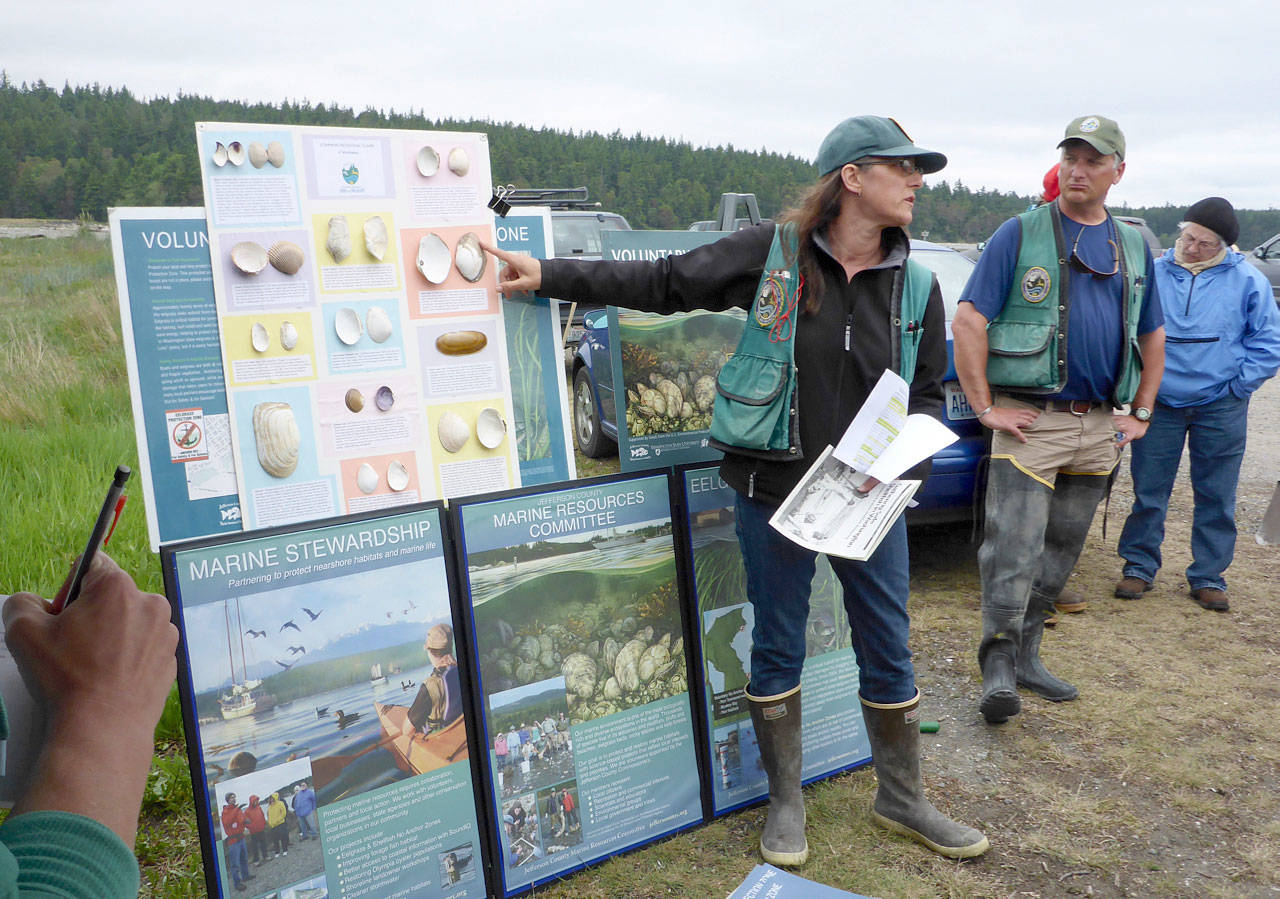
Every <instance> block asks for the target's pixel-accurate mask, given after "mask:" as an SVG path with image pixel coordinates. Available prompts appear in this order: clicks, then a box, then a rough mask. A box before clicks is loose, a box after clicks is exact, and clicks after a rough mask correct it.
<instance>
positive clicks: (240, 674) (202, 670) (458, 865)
mask: <svg viewBox="0 0 1280 899" xmlns="http://www.w3.org/2000/svg"><path fill="white" fill-rule="evenodd" d="M449 557H450V553H449V548H448V544H447V541H446V540H445V538H444V535H443V534H442V517H441V510H440V508H439V507H438V506H436V505H430V506H422V507H418V508H415V509H413V510H411V511H398V512H396V513H394V514H388V513H381V515H380V516H375V517H365V518H359V519H343V520H339V521H332V522H327V523H321V524H318V525H316V526H314V527H310V528H305V529H304V528H296V527H295V528H290V529H283V530H277V531H271V532H261V531H259V532H256V533H251V534H244V535H237V536H236V537H232V538H220V539H217V540H213V541H204V542H200V543H197V544H191V545H183V546H180V547H177V548H174V547H171V546H166V547H164V548H163V550H162V559H163V564H164V571H165V584H166V589H167V591H168V594H169V597H170V600H171V601H172V602H173V603H174V605H175V607H176V610H177V614H178V618H179V624H180V629H181V632H182V642H181V644H180V665H179V676H178V683H179V690H180V693H181V697H182V705H183V716H184V724H185V725H186V732H187V740H188V747H187V750H188V756H189V758H190V761H191V766H192V773H193V777H192V782H193V786H194V792H195V796H196V805H197V821H198V824H199V827H200V834H201V845H202V849H203V851H204V854H205V872H206V881H207V884H208V889H209V893H210V895H211V896H221V897H230V896H237V897H239V896H249V897H267V896H277V895H279V896H289V895H294V896H312V895H315V896H330V897H334V899H340V897H369V899H373V897H392V896H410V895H411V896H421V897H435V896H449V897H479V896H483V895H485V883H484V873H483V866H482V864H481V838H480V835H479V831H478V827H477V815H476V794H475V791H474V787H473V779H472V768H471V761H470V747H469V741H468V728H469V726H470V725H469V724H468V721H467V715H466V714H465V713H464V705H465V703H464V691H465V689H466V687H467V681H468V679H469V677H468V672H467V671H466V670H465V667H463V666H460V665H459V663H458V659H459V656H458V646H457V641H456V638H455V636H454V629H453V628H454V614H453V608H452V603H451V599H450V597H451V590H450V580H451V574H450V568H449V566H448V564H447V561H446V560H447V559H448V558H449ZM464 665H465V663H464Z"/></svg>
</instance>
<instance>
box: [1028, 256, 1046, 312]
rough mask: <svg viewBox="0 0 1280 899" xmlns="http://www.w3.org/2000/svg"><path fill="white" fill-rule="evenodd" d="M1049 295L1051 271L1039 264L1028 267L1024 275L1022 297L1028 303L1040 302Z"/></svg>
mask: <svg viewBox="0 0 1280 899" xmlns="http://www.w3.org/2000/svg"><path fill="white" fill-rule="evenodd" d="M1048 295H1049V273H1048V272H1047V271H1046V270H1045V269H1044V268H1043V267H1042V266H1039V265H1035V266H1032V267H1031V268H1029V269H1027V273H1026V274H1025V275H1023V276H1022V298H1023V299H1024V300H1026V301H1027V302H1028V303H1039V302H1040V301H1041V300H1043V299H1044V298H1045V297H1047V296H1048Z"/></svg>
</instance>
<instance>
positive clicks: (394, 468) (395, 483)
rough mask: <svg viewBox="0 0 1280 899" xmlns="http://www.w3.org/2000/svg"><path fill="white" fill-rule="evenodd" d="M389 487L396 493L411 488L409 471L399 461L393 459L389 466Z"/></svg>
mask: <svg viewBox="0 0 1280 899" xmlns="http://www.w3.org/2000/svg"><path fill="white" fill-rule="evenodd" d="M387 486H388V487H390V488H391V489H392V490H394V491H395V492H396V493H399V492H400V491H401V490H403V489H405V488H406V487H408V486H409V469H407V468H405V467H404V463H403V462H401V461H400V460H399V459H392V460H391V464H390V465H388V466H387Z"/></svg>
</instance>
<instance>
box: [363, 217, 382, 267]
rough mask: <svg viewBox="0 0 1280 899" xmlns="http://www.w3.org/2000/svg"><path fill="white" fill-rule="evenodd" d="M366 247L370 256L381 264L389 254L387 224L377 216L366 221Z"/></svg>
mask: <svg viewBox="0 0 1280 899" xmlns="http://www.w3.org/2000/svg"><path fill="white" fill-rule="evenodd" d="M364 246H365V249H367V250H368V251H369V255H370V256H372V257H373V258H374V259H376V260H378V261H379V262H381V261H382V257H383V256H384V255H386V252H387V223H386V222H384V221H383V220H382V216H380V215H375V216H373V217H371V218H367V219H365V221H364Z"/></svg>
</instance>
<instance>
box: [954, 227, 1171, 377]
mask: <svg viewBox="0 0 1280 899" xmlns="http://www.w3.org/2000/svg"><path fill="white" fill-rule="evenodd" d="M1019 231H1020V228H1019V225H1018V220H1017V219H1009V220H1008V221H1007V222H1005V223H1004V224H1003V225H1001V226H1000V227H999V228H997V229H996V233H995V234H993V235H991V240H989V241H987V246H986V248H985V249H984V250H983V251H982V255H981V256H980V257H979V258H978V265H977V267H976V268H975V269H974V270H973V274H972V275H970V276H969V283H967V284H966V285H965V288H964V293H962V294H961V296H960V302H962V303H973V306H974V308H975V309H977V310H978V311H979V312H981V313H982V314H983V316H984V317H986V319H987V321H993V320H994V319H995V318H996V316H998V315H999V314H1000V311H1001V310H1002V309H1004V303H1005V300H1007V299H1008V298H1009V290H1010V289H1011V288H1012V286H1013V271H1014V267H1015V265H1016V264H1017V261H1018V244H1019ZM1077 236H1079V238H1080V242H1079V244H1077V243H1076V237H1077ZM1062 238H1063V241H1064V243H1065V250H1066V252H1067V253H1070V252H1071V250H1072V248H1073V247H1075V249H1076V254H1077V255H1078V256H1079V257H1080V258H1081V259H1082V260H1084V262H1085V263H1087V264H1088V265H1089V266H1090V267H1092V268H1093V269H1094V270H1096V271H1100V272H1109V271H1111V269H1112V268H1114V267H1115V264H1116V253H1117V252H1120V250H1119V249H1118V247H1119V243H1120V241H1119V239H1118V236H1117V235H1116V233H1115V224H1114V223H1113V222H1112V221H1111V218H1110V216H1108V218H1107V221H1105V222H1102V223H1101V224H1098V225H1081V224H1080V223H1079V222H1075V221H1072V220H1071V219H1070V218H1068V217H1067V216H1066V215H1065V214H1064V215H1063V216H1062ZM1108 241H1115V242H1116V246H1117V249H1115V250H1113V249H1112V248H1111V244H1110V243H1108ZM1145 255H1146V264H1147V270H1146V273H1145V274H1144V276H1143V279H1142V286H1144V287H1145V288H1146V296H1145V297H1144V298H1143V301H1142V311H1141V313H1140V314H1139V316H1138V334H1139V335H1142V334H1150V333H1151V332H1152V331H1154V330H1156V329H1157V328H1159V327H1160V326H1161V325H1163V324H1164V310H1163V309H1162V308H1161V306H1160V298H1159V296H1158V295H1157V292H1156V279H1155V270H1154V264H1153V262H1152V259H1151V250H1150V249H1147V250H1146V253H1145ZM1043 264H1044V266H1045V268H1047V269H1049V271H1050V272H1057V270H1058V269H1057V264H1056V260H1053V259H1046V260H1045V261H1044V263H1043ZM1123 290H1124V288H1123V283H1122V280H1121V277H1120V275H1119V273H1117V274H1115V275H1112V276H1111V277H1109V278H1098V277H1095V276H1093V275H1089V274H1081V273H1080V272H1077V271H1074V270H1072V271H1071V272H1070V273H1069V274H1068V276H1067V291H1068V293H1069V296H1070V298H1071V305H1070V309H1069V310H1068V312H1067V383H1066V385H1065V386H1064V387H1063V388H1062V390H1061V392H1059V393H1057V394H1055V396H1056V397H1058V398H1060V399H1064V400H1088V401H1090V402H1100V401H1104V400H1108V399H1110V397H1111V394H1112V391H1113V390H1114V389H1115V386H1116V377H1117V375H1118V374H1119V372H1120V360H1121V358H1122V356H1121V350H1122V348H1123V347H1122V343H1123V337H1124V315H1123V310H1122V309H1121V301H1122V298H1123Z"/></svg>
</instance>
